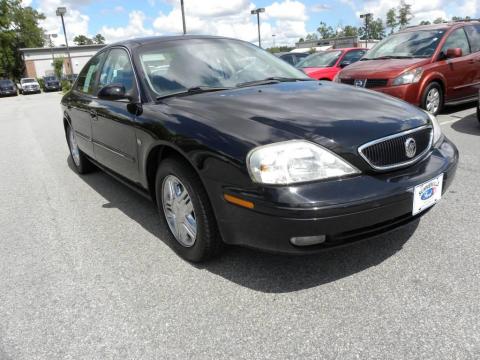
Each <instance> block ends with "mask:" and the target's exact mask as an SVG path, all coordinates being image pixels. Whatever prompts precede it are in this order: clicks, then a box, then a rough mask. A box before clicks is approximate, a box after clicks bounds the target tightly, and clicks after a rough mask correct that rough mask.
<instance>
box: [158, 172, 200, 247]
mask: <svg viewBox="0 0 480 360" xmlns="http://www.w3.org/2000/svg"><path fill="white" fill-rule="evenodd" d="M162 205H163V212H164V214H165V218H166V220H167V224H168V227H169V228H170V230H171V232H172V234H173V235H174V236H175V239H176V240H177V241H178V242H179V243H180V244H181V245H183V246H185V247H192V246H193V245H194V244H195V240H196V238H197V220H196V217H195V211H194V209H193V203H192V199H191V198H190V194H189V193H188V191H187V189H186V187H185V185H183V183H182V182H181V181H180V180H179V179H178V178H177V177H176V176H174V175H169V176H167V177H165V179H164V180H163V185H162Z"/></svg>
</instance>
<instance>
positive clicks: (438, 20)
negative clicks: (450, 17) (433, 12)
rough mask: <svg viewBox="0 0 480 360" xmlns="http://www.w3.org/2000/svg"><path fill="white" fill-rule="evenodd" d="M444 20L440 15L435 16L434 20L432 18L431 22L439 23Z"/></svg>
mask: <svg viewBox="0 0 480 360" xmlns="http://www.w3.org/2000/svg"><path fill="white" fill-rule="evenodd" d="M444 22H445V20H444V19H443V18H441V17H439V18H436V19H435V20H433V23H434V24H441V23H444Z"/></svg>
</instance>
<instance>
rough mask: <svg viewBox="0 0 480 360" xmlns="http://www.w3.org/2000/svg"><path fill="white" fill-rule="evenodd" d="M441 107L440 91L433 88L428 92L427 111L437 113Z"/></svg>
mask: <svg viewBox="0 0 480 360" xmlns="http://www.w3.org/2000/svg"><path fill="white" fill-rule="evenodd" d="M439 107H440V91H438V89H437V88H431V89H430V91H429V92H428V94H427V101H426V108H427V111H428V112H430V113H432V114H436V113H437V111H438V109H439Z"/></svg>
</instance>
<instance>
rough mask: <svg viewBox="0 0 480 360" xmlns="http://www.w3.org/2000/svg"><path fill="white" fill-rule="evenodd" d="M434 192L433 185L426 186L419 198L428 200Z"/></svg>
mask: <svg viewBox="0 0 480 360" xmlns="http://www.w3.org/2000/svg"><path fill="white" fill-rule="evenodd" d="M434 193H435V191H434V189H433V187H431V188H428V189H427V190H425V191H424V192H423V193H422V195H421V199H422V200H428V199H430V198H431V197H432V196H433V194H434Z"/></svg>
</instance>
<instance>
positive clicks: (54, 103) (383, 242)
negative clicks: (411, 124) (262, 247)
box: [0, 93, 480, 360]
mask: <svg viewBox="0 0 480 360" xmlns="http://www.w3.org/2000/svg"><path fill="white" fill-rule="evenodd" d="M60 98H61V95H60V94H59V93H48V94H40V95H31V96H18V97H13V98H0V151H1V154H2V155H1V157H0V171H1V172H0V176H1V180H0V194H1V196H0V229H1V231H0V253H1V260H0V359H1V360H13V359H15V360H16V359H167V358H168V359H187V358H193V359H226V358H229V359H260V358H262V359H263V358H265V359H479V358H480V301H479V299H480V266H479V264H480V250H479V246H478V243H479V241H480V222H479V221H478V219H479V218H480V191H479V190H478V188H479V185H480V181H479V179H480V156H479V154H480V124H479V123H478V121H477V119H476V116H475V108H474V107H473V106H474V105H469V106H463V107H460V108H458V107H457V108H449V109H447V110H446V111H445V112H444V114H442V115H440V116H439V120H440V122H441V124H442V128H443V130H444V132H445V134H446V135H447V136H448V137H449V138H450V139H451V140H453V141H454V142H455V143H456V144H457V146H458V148H459V150H460V154H461V160H460V164H459V167H458V171H457V177H456V179H455V182H454V183H453V185H452V186H451V188H450V189H449V190H448V192H447V193H446V194H445V196H444V198H443V200H442V201H441V203H439V204H438V205H437V206H436V207H435V208H433V209H432V211H430V212H429V213H428V214H426V215H425V216H424V217H423V219H422V220H421V221H420V222H419V223H414V224H412V225H410V226H408V227H407V228H404V229H402V230H400V231H395V232H393V233H391V234H388V235H384V236H380V237H377V238H374V239H370V240H367V241H365V242H362V243H359V244H355V245H352V246H351V247H348V248H344V249H339V250H334V251H331V252H327V253H323V254H320V255H314V256H308V257H285V256H275V255H268V254H264V253H259V252H255V251H251V250H247V249H241V248H230V249H228V250H227V251H226V253H225V255H224V256H222V257H221V258H219V259H217V260H215V261H212V262H210V263H207V264H204V265H200V266H198V265H192V264H190V263H187V262H185V261H183V260H181V259H180V258H179V257H178V256H177V255H175V254H174V253H173V252H172V251H171V250H170V248H169V247H168V246H167V245H166V244H164V243H163V242H162V241H161V240H159V239H158V238H157V235H158V234H159V233H160V230H159V228H158V225H157V218H156V217H157V214H156V211H155V209H154V207H153V205H152V204H151V203H149V202H148V201H147V200H145V199H144V198H142V197H140V196H139V195H137V194H136V193H134V192H133V191H131V190H130V189H128V188H125V187H124V186H123V185H121V184H119V183H118V182H116V181H115V180H113V179H112V178H110V177H109V176H107V175H105V174H104V173H102V172H96V173H93V174H89V175H87V176H84V177H80V176H78V175H76V173H75V172H74V171H73V170H72V169H71V163H70V160H69V159H68V151H67V145H66V142H65V140H64V133H63V127H62V123H61V111H60V107H59V101H60Z"/></svg>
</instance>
